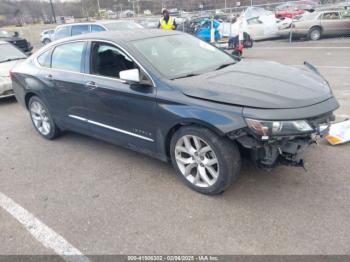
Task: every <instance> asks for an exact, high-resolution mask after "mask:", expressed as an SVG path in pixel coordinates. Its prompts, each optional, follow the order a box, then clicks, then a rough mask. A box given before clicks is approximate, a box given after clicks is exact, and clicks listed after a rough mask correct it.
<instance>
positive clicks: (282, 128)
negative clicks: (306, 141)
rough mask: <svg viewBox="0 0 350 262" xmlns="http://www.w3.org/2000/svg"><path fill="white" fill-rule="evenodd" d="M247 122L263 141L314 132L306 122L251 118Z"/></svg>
mask: <svg viewBox="0 0 350 262" xmlns="http://www.w3.org/2000/svg"><path fill="white" fill-rule="evenodd" d="M245 120H246V122H247V125H248V127H249V128H250V130H252V131H253V132H254V133H255V134H257V135H260V136H262V138H263V139H264V138H268V137H269V136H285V135H298V134H303V133H310V132H312V131H314V129H313V128H312V127H311V125H310V124H309V123H308V122H307V121H305V120H295V121H265V120H257V119H250V118H246V119H245Z"/></svg>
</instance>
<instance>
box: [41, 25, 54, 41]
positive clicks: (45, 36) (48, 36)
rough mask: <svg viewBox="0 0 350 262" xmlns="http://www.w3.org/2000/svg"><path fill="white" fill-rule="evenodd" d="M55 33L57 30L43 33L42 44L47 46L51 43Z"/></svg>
mask: <svg viewBox="0 0 350 262" xmlns="http://www.w3.org/2000/svg"><path fill="white" fill-rule="evenodd" d="M54 32H55V29H48V30H44V31H42V33H41V43H43V44H44V45H47V44H48V43H50V42H51V41H52V40H51V37H52V35H53V33H54Z"/></svg>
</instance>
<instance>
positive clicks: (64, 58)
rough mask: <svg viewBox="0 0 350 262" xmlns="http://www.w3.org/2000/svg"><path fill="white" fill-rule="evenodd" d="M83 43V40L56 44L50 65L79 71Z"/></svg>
mask: <svg viewBox="0 0 350 262" xmlns="http://www.w3.org/2000/svg"><path fill="white" fill-rule="evenodd" d="M84 45H85V43H84V42H76V43H69V44H63V45H60V46H57V47H56V48H55V50H54V51H53V54H52V62H51V67H52V68H54V69H63V70H69V71H73V72H80V71H81V70H80V69H81V64H82V57H83V51H84Z"/></svg>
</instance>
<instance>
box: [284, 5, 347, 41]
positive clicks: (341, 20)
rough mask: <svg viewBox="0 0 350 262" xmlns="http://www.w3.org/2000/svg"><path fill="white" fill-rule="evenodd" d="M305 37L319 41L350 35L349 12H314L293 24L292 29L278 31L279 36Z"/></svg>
mask: <svg viewBox="0 0 350 262" xmlns="http://www.w3.org/2000/svg"><path fill="white" fill-rule="evenodd" d="M290 32H291V33H292V35H293V36H294V37H307V38H308V39H309V40H319V39H320V38H321V37H322V36H342V35H349V34H350V10H330V11H315V12H313V13H309V14H304V15H303V16H301V17H300V18H299V19H297V20H295V21H294V22H293V25H292V28H289V29H284V30H280V31H279V34H280V35H281V36H289V34H290Z"/></svg>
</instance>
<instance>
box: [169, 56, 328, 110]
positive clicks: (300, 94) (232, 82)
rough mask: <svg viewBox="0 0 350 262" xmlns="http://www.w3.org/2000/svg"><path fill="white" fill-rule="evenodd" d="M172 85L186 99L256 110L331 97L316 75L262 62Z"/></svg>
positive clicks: (289, 106) (236, 66)
mask: <svg viewBox="0 0 350 262" xmlns="http://www.w3.org/2000/svg"><path fill="white" fill-rule="evenodd" d="M173 83H175V86H176V87H177V88H178V89H179V90H180V91H181V92H183V93H184V94H185V95H187V96H191V97H194V98H199V99H205V100H210V101H214V102H220V103H227V104H234V105H241V106H247V107H255V108H269V109H274V108H298V107H305V106H310V105H313V104H316V103H320V102H322V101H324V100H327V99H329V98H330V97H332V93H331V90H330V88H329V85H328V83H327V81H325V80H324V79H323V78H322V77H321V76H320V75H318V74H317V73H315V72H313V71H311V70H309V69H307V68H305V69H298V68H295V67H292V66H286V65H282V64H279V63H276V62H270V61H263V60H243V61H241V62H239V63H237V64H234V65H232V66H229V67H226V68H224V69H221V70H218V71H214V72H210V73H206V74H201V75H198V76H193V77H187V78H181V79H176V80H173Z"/></svg>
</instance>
